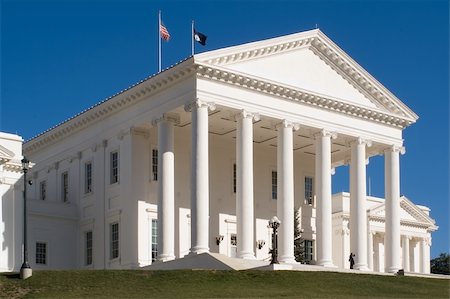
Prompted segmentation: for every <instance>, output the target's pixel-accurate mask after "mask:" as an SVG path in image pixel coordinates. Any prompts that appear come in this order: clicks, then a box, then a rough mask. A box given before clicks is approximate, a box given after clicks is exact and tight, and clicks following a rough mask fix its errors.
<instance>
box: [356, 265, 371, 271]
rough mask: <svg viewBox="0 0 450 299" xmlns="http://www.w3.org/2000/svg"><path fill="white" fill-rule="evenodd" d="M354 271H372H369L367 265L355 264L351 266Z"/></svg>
mask: <svg viewBox="0 0 450 299" xmlns="http://www.w3.org/2000/svg"><path fill="white" fill-rule="evenodd" d="M353 269H354V270H360V271H372V270H370V269H369V267H367V265H365V264H355V265H354V266H353Z"/></svg>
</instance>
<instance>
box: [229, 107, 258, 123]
mask: <svg viewBox="0 0 450 299" xmlns="http://www.w3.org/2000/svg"><path fill="white" fill-rule="evenodd" d="M244 118H250V119H252V120H254V121H258V120H260V119H261V117H260V115H259V113H256V112H249V111H247V110H245V109H242V110H241V111H240V112H238V113H236V114H235V115H234V119H235V120H238V119H244Z"/></svg>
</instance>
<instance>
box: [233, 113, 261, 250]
mask: <svg viewBox="0 0 450 299" xmlns="http://www.w3.org/2000/svg"><path fill="white" fill-rule="evenodd" d="M253 119H255V120H257V119H259V115H258V114H254V113H249V112H247V111H244V110H242V111H241V112H240V113H238V114H237V115H236V120H237V131H236V229H237V257H239V258H243V259H254V258H255V253H254V244H255V240H254V239H255V238H254V221H255V219H254V210H253V209H254V207H253Z"/></svg>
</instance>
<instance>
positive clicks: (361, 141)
mask: <svg viewBox="0 0 450 299" xmlns="http://www.w3.org/2000/svg"><path fill="white" fill-rule="evenodd" d="M349 144H350V146H353V145H362V144H364V145H366V146H367V147H371V146H372V140H369V139H365V138H362V137H358V138H356V139H354V140H351V141H350V142H349Z"/></svg>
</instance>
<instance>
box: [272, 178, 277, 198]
mask: <svg viewBox="0 0 450 299" xmlns="http://www.w3.org/2000/svg"><path fill="white" fill-rule="evenodd" d="M277 185H278V183H277V172H276V171H272V199H277V196H278V194H277V187H278V186H277Z"/></svg>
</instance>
